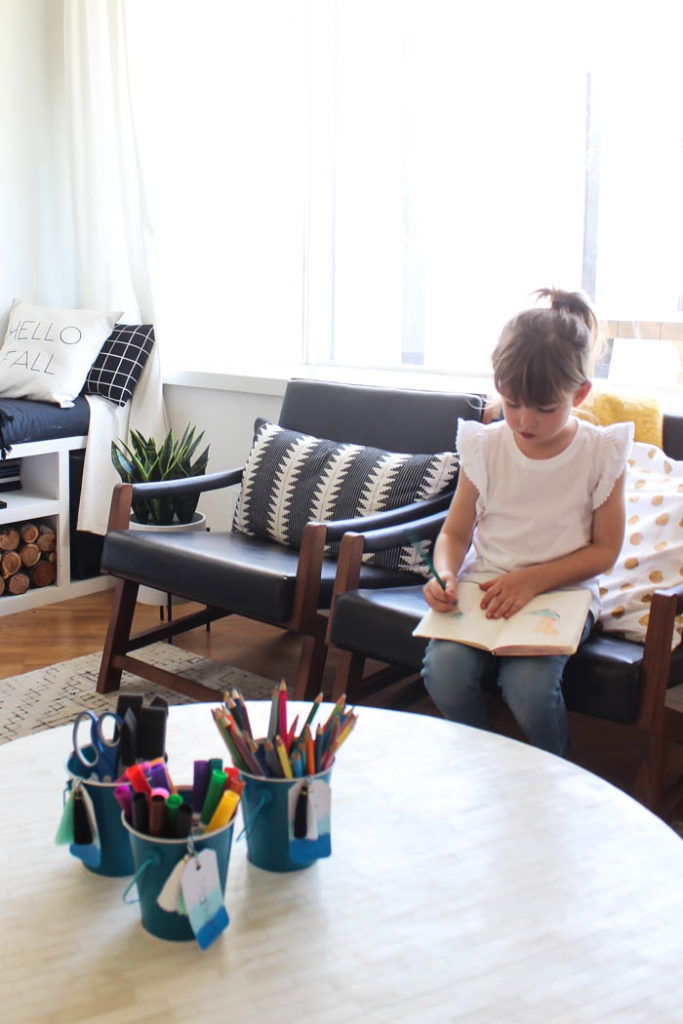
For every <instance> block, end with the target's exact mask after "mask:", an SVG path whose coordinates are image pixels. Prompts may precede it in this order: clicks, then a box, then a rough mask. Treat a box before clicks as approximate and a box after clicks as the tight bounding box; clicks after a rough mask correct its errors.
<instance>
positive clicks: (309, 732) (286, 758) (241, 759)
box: [211, 681, 358, 779]
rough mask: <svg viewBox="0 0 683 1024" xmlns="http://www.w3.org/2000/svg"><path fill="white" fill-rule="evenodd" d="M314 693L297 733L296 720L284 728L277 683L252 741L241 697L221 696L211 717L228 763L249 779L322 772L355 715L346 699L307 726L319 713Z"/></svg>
mask: <svg viewBox="0 0 683 1024" xmlns="http://www.w3.org/2000/svg"><path fill="white" fill-rule="evenodd" d="M321 701H322V694H319V695H318V696H317V697H316V698H315V700H314V701H313V704H312V706H311V709H310V711H309V712H308V714H307V716H306V719H305V721H304V724H303V725H302V727H301V729H300V730H299V732H298V733H297V724H298V716H297V717H295V718H294V719H293V721H292V722H291V723H290V724H289V726H288V721H287V685H286V683H285V682H284V681H283V682H281V683H280V685H279V686H276V687H275V689H274V690H273V696H272V699H271V705H270V718H269V722H268V734H267V736H264V737H262V738H255V737H254V735H253V734H252V731H251V725H250V722H249V717H248V714H247V708H246V705H245V703H244V699H243V697H242V695H241V694H240V693H239V691H238V690H233V691H232V693H231V694H227V693H226V694H224V702H223V705H222V706H221V707H219V708H212V709H211V714H212V715H213V719H214V721H215V723H216V726H217V728H218V731H219V732H220V734H221V736H222V737H223V740H224V741H225V745H226V746H227V748H228V750H229V751H230V754H231V756H232V760H233V763H234V765H235V766H236V767H237V768H239V769H240V771H243V772H246V773H247V774H249V775H260V776H263V777H265V778H271V779H272V778H275V779H293V778H303V777H305V776H308V775H316V774H317V773H318V772H324V771H327V769H328V768H329V767H330V766H331V764H332V762H333V761H334V759H335V756H336V754H337V751H338V750H339V748H340V747H341V745H342V743H344V741H345V740H346V739H347V737H348V736H349V735H350V733H351V732H352V730H353V728H354V726H355V724H356V721H357V720H358V715H356V714H355V712H354V711H353V709H348V708H347V707H346V697H345V696H343V697H341V698H340V699H339V700H338V701H337V703H336V704H335V705H334V707H333V709H332V711H331V712H330V714H329V715H328V717H327V720H326V721H325V722H324V723H323V722H318V723H317V725H316V726H315V730H314V727H313V719H314V718H315V716H316V714H317V713H318V711H319V709H320V704H321Z"/></svg>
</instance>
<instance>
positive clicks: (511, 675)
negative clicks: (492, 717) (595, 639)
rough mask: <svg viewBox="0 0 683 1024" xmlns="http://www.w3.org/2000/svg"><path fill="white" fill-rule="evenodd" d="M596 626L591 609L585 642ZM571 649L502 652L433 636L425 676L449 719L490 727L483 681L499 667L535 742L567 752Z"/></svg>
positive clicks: (511, 702)
mask: <svg viewBox="0 0 683 1024" xmlns="http://www.w3.org/2000/svg"><path fill="white" fill-rule="evenodd" d="M592 626H593V616H592V614H590V613H589V615H588V618H587V619H586V625H585V626H584V630H583V635H582V637H581V643H583V641H584V640H585V639H586V638H587V636H588V634H589V633H590V631H591V629H592ZM567 661H568V655H566V654H554V655H543V656H536V655H534V656H533V657H529V658H524V657H521V658H517V657H514V658H513V657H497V656H496V655H494V654H491V653H490V652H489V651H480V650H479V648H478V647H468V646H467V645H466V644H459V643H454V642H453V641H451V640H430V641H429V644H428V645H427V650H426V653H425V657H424V662H423V667H422V678H423V679H424V684H425V686H426V688H427V692H428V693H429V695H430V697H431V698H432V700H433V701H434V703H435V704H436V706H437V707H438V709H439V711H440V712H441V714H442V715H443V716H444V718H448V719H450V720H451V721H452V722H461V723H462V724H463V725H473V726H476V727H477V728H479V729H490V728H491V724H490V722H489V718H488V714H487V711H486V701H485V699H484V693H483V691H482V685H481V684H482V681H483V680H484V678H485V677H486V676H487V675H488V674H489V672H491V671H492V670H495V669H496V668H497V681H498V687H499V688H500V691H501V693H502V695H503V699H504V700H505V702H506V703H507V705H508V707H509V708H510V710H511V711H512V713H513V715H514V716H515V718H516V720H517V724H518V725H519V727H520V729H521V730H522V732H523V733H524V735H525V736H526V737H527V739H528V740H529V742H530V743H532V744H533V745H534V746H536V747H540V748H541V749H542V750H548V751H550V753H552V754H559V755H560V756H561V757H565V756H566V755H567V752H568V749H569V733H568V728H567V709H566V708H565V705H564V697H563V696H562V688H561V685H560V684H561V680H562V673H563V671H564V666H565V665H566V663H567Z"/></svg>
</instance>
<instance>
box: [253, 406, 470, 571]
mask: <svg viewBox="0 0 683 1024" xmlns="http://www.w3.org/2000/svg"><path fill="white" fill-rule="evenodd" d="M457 469H458V456H457V454H456V453H455V452H440V453H438V454H436V455H404V454H400V453H398V452H385V451H382V450H381V449H379V448H364V447H362V446H360V445H355V444H341V443H339V442H337V441H328V440H323V439H321V438H317V437H312V436H310V435H309V434H302V433H299V432H297V431H294V430H286V429H284V428H283V427H279V426H277V425H275V424H273V423H268V422H261V423H259V422H257V425H256V436H255V438H254V444H253V447H252V450H251V452H250V454H249V458H248V459H247V462H246V465H245V467H244V476H243V478H242V487H241V490H240V495H239V498H238V500H237V506H236V508H235V516H234V520H233V529H234V530H236V531H237V532H239V533H246V534H248V535H249V536H252V537H267V538H269V539H270V540H273V541H275V542H276V543H278V544H284V545H287V546H289V547H299V545H300V543H301V537H302V534H303V530H304V527H305V525H306V523H307V522H310V521H311V520H317V521H325V520H332V519H352V518H354V517H357V516H367V515H371V514H372V513H374V512H383V511H385V510H387V509H392V508H399V507H400V506H402V505H407V504H410V502H413V501H422V500H425V499H427V498H431V497H434V496H435V495H437V494H440V493H441V492H442V491H444V490H445V489H446V488H448V487H449V486H451V485H452V483H453V481H454V479H455V476H456V473H457ZM367 561H369V562H373V563H374V564H377V565H383V566H386V567H387V568H392V569H401V570H406V571H409V572H417V573H419V574H420V575H421V576H423V575H427V570H425V569H424V567H423V566H422V564H421V562H420V560H419V558H418V557H417V554H416V552H415V551H414V550H413V548H412V547H410V546H407V547H402V548H395V549H391V550H390V551H382V552H377V554H372V555H368V556H367Z"/></svg>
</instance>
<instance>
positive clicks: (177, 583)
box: [97, 380, 484, 700]
mask: <svg viewBox="0 0 683 1024" xmlns="http://www.w3.org/2000/svg"><path fill="white" fill-rule="evenodd" d="M483 414H484V399H483V398H482V396H480V395H467V394H448V393H443V392H438V393H437V392H428V391H404V390H392V389H386V388H373V387H364V386H353V385H340V384H330V383H326V382H321V381H305V380H295V381H291V382H290V383H289V384H288V386H287V389H286V393H285V396H284V400H283V403H282V409H281V413H280V418H279V425H280V426H282V427H285V428H288V429H291V430H296V431H302V432H304V433H306V434H311V435H313V436H315V437H318V438H327V439H330V440H332V441H338V442H346V443H352V444H358V445H363V446H371V447H375V448H381V449H384V450H386V451H394V452H407V453H412V454H421V453H425V454H427V453H429V454H431V453H435V452H442V451H452V450H453V446H454V439H455V430H456V424H457V420H458V418H465V419H482V418H483ZM242 472H243V470H242V468H240V469H235V470H231V471H226V472H223V473H214V474H209V475H207V476H203V477H198V478H196V479H193V480H178V481H170V482H166V483H159V484H139V485H130V484H118V485H117V486H116V487H115V489H114V494H113V498H112V506H111V513H110V519H109V530H108V532H107V536H106V538H105V542H104V547H103V553H102V570H103V571H104V572H107V573H110V574H111V575H112V576H115V577H116V578H117V583H116V589H115V595H114V601H113V606H112V612H111V618H110V623H109V629H108V632H107V636H106V640H105V643H104V650H103V656H102V664H101V668H100V674H99V678H98V683H97V689H98V691H99V692H100V693H105V692H108V691H110V690H115V689H117V688H118V686H119V684H120V679H121V672H122V671H123V670H124V669H126V670H127V671H130V672H133V673H136V674H137V675H140V676H142V677H144V678H148V679H151V680H154V681H156V682H159V683H161V684H162V685H164V686H167V687H169V688H171V689H174V690H177V691H179V692H182V693H186V694H188V695H189V696H192V697H194V698H196V699H199V700H212V699H215V693H214V692H213V691H210V690H207V689H206V688H205V687H202V686H201V685H200V684H198V683H196V682H193V681H191V680H189V679H186V678H184V677H182V676H178V675H175V674H172V673H169V672H166V671H163V670H161V669H158V668H156V667H154V666H151V665H149V664H148V663H146V662H144V661H142V660H141V659H139V658H135V657H133V656H131V653H130V652H131V651H134V650H136V649H139V648H140V647H143V646H145V645H147V644H150V643H152V642H154V641H157V640H162V639H166V638H168V637H171V636H174V635H176V634H178V633H181V632H183V631H184V630H187V629H192V628H195V627H196V626H199V625H204V624H206V623H208V622H210V621H211V620H213V619H216V618H221V617H223V616H226V615H231V614H237V615H240V616H246V617H249V618H252V619H258V620H259V621H262V622H267V623H271V624H273V625H276V626H279V627H281V628H282V629H285V630H289V631H291V632H294V633H297V634H299V635H300V636H301V638H302V646H301V654H300V659H299V664H298V669H297V674H296V678H295V680H294V691H295V695H296V696H297V697H303V696H308V697H313V696H315V695H316V694H317V693H318V692H319V689H320V683H321V678H322V673H323V669H324V665H325V659H326V654H327V645H326V630H327V621H328V619H327V615H326V614H325V611H326V610H327V609H329V608H330V605H331V602H332V599H333V590H334V586H335V579H336V569H337V563H336V560H335V559H334V558H333V557H329V556H326V554H325V545H326V543H328V542H331V541H335V540H337V541H339V540H340V539H341V537H342V536H343V534H344V533H345V532H346V531H348V530H349V529H350V528H352V527H353V526H357V525H358V520H346V521H336V522H334V523H313V522H312V523H308V524H307V525H306V526H305V528H304V530H303V537H302V541H301V545H300V548H298V549H293V548H289V547H284V546H282V545H279V544H276V543H274V542H271V541H269V540H263V539H257V538H254V537H250V536H246V535H244V534H241V533H235V532H231V531H230V530H227V531H225V532H213V531H212V532H210V533H198V532H178V533H170V534H164V533H163V532H159V533H156V532H142V531H138V530H135V529H131V528H129V517H130V507H131V501H132V499H133V497H135V498H136V499H138V498H144V497H161V496H168V495H170V494H188V493H197V492H200V493H201V492H204V491H208V490H215V489H218V488H222V487H228V486H233V485H236V484H239V483H240V481H241V478H242ZM451 493H452V489H451V490H450V491H448V492H446V493H444V494H443V495H442V496H440V497H437V498H435V499H432V500H430V501H427V502H420V503H418V504H413V505H407V506H404V507H403V508H399V509H393V510H391V511H388V512H383V513H379V514H378V515H377V516H372V517H369V518H367V519H364V520H362V522H363V523H364V528H365V529H367V528H372V527H373V526H375V527H379V526H383V525H386V524H392V523H397V522H400V521H404V520H406V519H412V518H414V517H415V516H416V515H418V514H421V515H424V514H427V513H433V512H438V511H439V510H443V509H445V508H447V506H448V503H449V501H450V496H451ZM358 579H359V580H360V582H362V584H363V585H364V586H367V587H370V588H374V587H387V586H399V587H400V586H406V585H410V584H411V583H413V582H414V580H415V576H414V574H412V573H406V572H397V571H394V570H388V569H385V568H380V567H378V566H372V565H367V566H365V565H364V566H363V567H362V569H361V570H360V573H359V576H358ZM141 585H145V586H150V587H154V588H156V589H159V590H163V591H167V592H168V593H170V594H176V595H179V596H180V597H183V598H186V599H189V600H190V601H194V602H199V603H200V604H201V605H203V606H204V607H203V609H202V610H201V611H198V612H191V613H189V614H185V615H183V616H181V617H178V618H174V620H173V621H172V622H169V623H165V624H161V625H159V626H156V627H154V628H152V629H147V630H145V631H144V632H141V633H137V634H135V635H132V636H131V625H132V620H133V613H134V609H135V601H136V596H137V591H138V587H139V586H141Z"/></svg>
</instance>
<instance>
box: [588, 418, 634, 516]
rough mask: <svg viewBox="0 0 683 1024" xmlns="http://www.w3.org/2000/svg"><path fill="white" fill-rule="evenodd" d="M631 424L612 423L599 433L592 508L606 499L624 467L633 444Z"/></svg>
mask: <svg viewBox="0 0 683 1024" xmlns="http://www.w3.org/2000/svg"><path fill="white" fill-rule="evenodd" d="M633 429H634V428H633V424H632V423H613V424H612V425H611V426H609V427H603V428H602V430H601V431H600V435H599V445H600V450H599V453H598V458H599V461H598V473H599V475H598V480H597V483H596V485H595V487H594V488H593V508H594V509H596V508H600V506H601V505H602V504H603V503H604V502H605V501H607V499H608V498H609V496H610V494H611V493H612V488H613V487H614V484H615V483H616V481H617V480H618V479H619V477H620V476H621V474H622V473H623V472H624V470H625V469H626V458H627V456H628V453H629V452H630V451H631V446H632V444H633Z"/></svg>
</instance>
